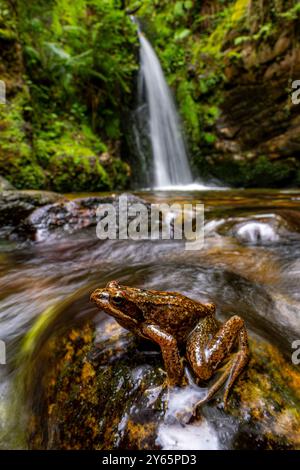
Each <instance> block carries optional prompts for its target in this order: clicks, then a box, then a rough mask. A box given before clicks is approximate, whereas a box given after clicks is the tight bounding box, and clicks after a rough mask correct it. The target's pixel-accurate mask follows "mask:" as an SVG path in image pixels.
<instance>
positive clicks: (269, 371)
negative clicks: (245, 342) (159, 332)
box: [29, 318, 300, 449]
mask: <svg viewBox="0 0 300 470" xmlns="http://www.w3.org/2000/svg"><path fill="white" fill-rule="evenodd" d="M251 351H252V356H251V360H250V363H249V365H248V367H247V369H246V370H245V371H244V372H243V373H242V375H241V376H240V378H239V379H238V381H237V382H236V385H235V387H234V389H233V392H232V394H231V397H230V400H229V404H228V409H227V410H226V411H225V410H224V409H223V406H222V396H221V395H220V394H219V395H218V396H217V397H216V398H215V399H214V400H212V401H211V402H210V403H208V404H206V405H205V406H203V407H202V408H201V409H200V410H198V416H197V418H196V419H194V420H191V409H192V406H193V404H195V403H196V402H197V401H198V400H199V399H200V398H201V397H203V396H204V395H205V394H206V391H207V387H203V388H201V387H197V386H196V385H194V384H193V382H190V385H188V386H187V387H185V388H171V389H168V387H167V386H166V383H165V374H164V372H163V370H162V367H163V365H162V360H161V355H160V354H159V351H157V350H153V348H152V346H151V344H150V343H140V342H138V341H137V339H136V338H135V337H134V336H133V335H131V334H130V333H127V332H125V331H124V330H122V329H121V328H120V327H119V326H118V325H117V324H116V323H115V322H114V321H113V320H112V319H104V318H103V319H102V321H101V323H100V325H98V327H97V328H96V330H95V329H94V327H93V326H92V325H91V324H90V323H86V324H85V325H82V326H81V327H77V328H76V327H75V328H73V329H72V330H71V331H69V332H68V333H67V334H65V335H64V336H63V337H60V338H57V340H56V341H52V343H51V348H50V349H49V351H48V353H49V355H50V357H51V360H50V361H49V362H48V367H47V368H46V369H44V374H43V381H42V383H41V382H40V381H39V382H38V385H37V386H38V387H39V393H38V394H37V395H35V397H36V398H35V402H34V406H33V408H32V410H31V412H32V419H31V421H30V429H29V433H30V434H29V436H30V437H29V445H30V448H32V449H40V448H42V449H157V448H158V449H159V448H164V449H185V448H189V449H246V448H247V449H299V448H300V411H299V410H300V409H299V404H300V387H299V385H300V373H299V370H297V369H296V367H294V366H293V365H292V363H291V362H288V361H286V360H285V359H283V357H282V356H281V354H280V353H279V351H278V350H277V349H276V348H275V347H273V346H271V345H270V344H269V343H266V342H262V341H260V340H255V339H252V340H251ZM214 380H215V378H214V379H213V381H214ZM38 397H40V398H38ZM35 410H37V412H35ZM41 411H42V412H41Z"/></svg>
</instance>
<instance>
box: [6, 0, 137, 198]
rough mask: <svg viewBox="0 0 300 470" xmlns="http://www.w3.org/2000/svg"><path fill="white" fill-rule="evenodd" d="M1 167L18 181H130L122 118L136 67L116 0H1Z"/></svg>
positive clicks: (93, 186) (93, 184)
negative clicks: (3, 91)
mask: <svg viewBox="0 0 300 470" xmlns="http://www.w3.org/2000/svg"><path fill="white" fill-rule="evenodd" d="M0 55H1V64H0V79H1V80H3V81H5V84H6V91H7V104H6V105H3V104H2V105H0V130H1V140H0V173H1V174H2V175H3V176H5V177H6V178H7V179H8V180H9V181H10V182H11V183H12V184H13V185H14V186H15V187H17V188H30V189H40V188H46V189H52V190H56V191H83V190H86V191H96V190H108V189H121V188H124V187H126V186H128V182H129V176H130V169H129V165H128V164H127V163H126V151H125V150H124V149H126V136H125V135H124V126H123V122H124V120H125V121H126V119H124V116H127V114H128V108H129V106H130V102H131V99H132V90H133V89H134V85H133V78H134V72H135V70H136V69H137V66H138V65H137V61H136V56H137V38H136V31H135V27H134V25H133V24H132V22H131V21H130V19H129V17H128V15H126V13H125V11H124V9H123V8H122V2H113V1H108V0H106V1H101V2H100V1H97V0H80V1H77V2H72V1H70V0H64V1H63V0H59V1H57V2H52V1H51V2H49V1H46V0H43V1H40V2H26V1H23V0H18V1H16V2H9V1H6V0H1V1H0Z"/></svg>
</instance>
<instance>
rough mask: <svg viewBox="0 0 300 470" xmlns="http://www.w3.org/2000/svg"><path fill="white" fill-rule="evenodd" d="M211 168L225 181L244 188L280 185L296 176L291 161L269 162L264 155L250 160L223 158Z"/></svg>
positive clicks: (291, 180)
mask: <svg viewBox="0 0 300 470" xmlns="http://www.w3.org/2000/svg"><path fill="white" fill-rule="evenodd" d="M211 170H212V172H213V174H214V176H216V177H217V178H220V179H221V180H222V181H224V182H225V183H227V184H230V185H231V186H237V187H241V186H243V187H246V188H255V187H262V188H263V187H280V186H283V185H286V184H288V183H291V182H293V181H294V180H295V177H296V168H295V164H294V163H293V162H288V161H286V162H271V161H270V160H268V158H267V157H266V156H260V157H259V158H257V159H256V160H254V161H251V162H245V161H234V160H232V159H229V158H225V159H224V160H223V161H219V162H218V163H217V164H216V165H215V166H214V167H213V168H212V169H211Z"/></svg>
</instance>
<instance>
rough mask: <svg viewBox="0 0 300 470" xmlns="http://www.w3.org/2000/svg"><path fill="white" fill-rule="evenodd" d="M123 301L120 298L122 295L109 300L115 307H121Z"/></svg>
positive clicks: (122, 298)
mask: <svg viewBox="0 0 300 470" xmlns="http://www.w3.org/2000/svg"><path fill="white" fill-rule="evenodd" d="M123 300H124V297H123V296H122V294H116V295H114V296H113V297H112V299H111V301H112V303H113V304H115V305H122V303H123Z"/></svg>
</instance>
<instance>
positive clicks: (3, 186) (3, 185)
mask: <svg viewBox="0 0 300 470" xmlns="http://www.w3.org/2000/svg"><path fill="white" fill-rule="evenodd" d="M13 189H15V188H14V187H13V185H12V184H10V182H9V181H7V180H6V179H5V178H3V176H0V192H2V191H9V190H13Z"/></svg>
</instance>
